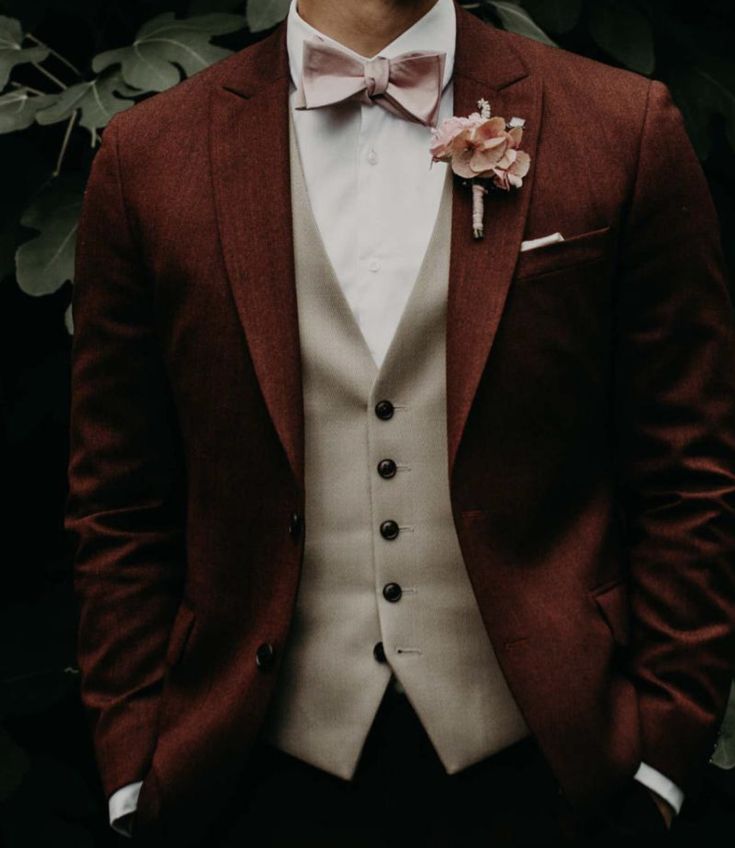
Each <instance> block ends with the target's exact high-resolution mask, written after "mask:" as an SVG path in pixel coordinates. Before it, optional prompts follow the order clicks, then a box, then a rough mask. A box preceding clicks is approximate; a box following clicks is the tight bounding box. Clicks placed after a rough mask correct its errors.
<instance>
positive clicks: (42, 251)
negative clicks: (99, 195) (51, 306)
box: [15, 175, 84, 297]
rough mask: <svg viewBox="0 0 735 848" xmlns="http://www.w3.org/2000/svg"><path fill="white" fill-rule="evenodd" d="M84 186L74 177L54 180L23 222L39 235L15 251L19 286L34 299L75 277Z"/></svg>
mask: <svg viewBox="0 0 735 848" xmlns="http://www.w3.org/2000/svg"><path fill="white" fill-rule="evenodd" d="M83 191H84V187H83V184H82V180H81V179H80V178H79V177H78V176H76V175H74V176H70V175H62V176H60V177H57V178H56V179H54V180H53V181H52V182H51V183H49V185H47V186H46V188H45V189H44V190H43V191H42V192H41V193H40V194H39V195H38V197H37V198H36V199H35V200H34V201H33V202H32V203H31V205H30V206H29V207H28V208H27V209H26V211H25V212H24V213H23V216H22V217H21V219H20V222H21V224H23V226H25V227H31V228H32V229H35V230H38V231H39V235H38V236H36V237H34V238H32V239H30V240H29V241H26V242H24V243H23V244H22V245H21V246H20V247H19V248H18V250H17V251H16V254H15V262H16V275H17V278H18V285H19V286H20V287H21V289H22V290H23V291H24V292H25V293H26V294H30V295H33V296H35V297H37V296H40V295H44V294H51V293H52V292H55V291H57V289H59V288H61V286H62V285H63V284H64V283H65V282H67V281H68V280H72V279H73V277H74V251H75V247H76V233H77V225H78V222H79V212H80V210H81V206H82V197H83Z"/></svg>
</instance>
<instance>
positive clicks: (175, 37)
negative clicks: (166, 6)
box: [92, 12, 245, 91]
mask: <svg viewBox="0 0 735 848" xmlns="http://www.w3.org/2000/svg"><path fill="white" fill-rule="evenodd" d="M244 26H245V19H244V17H243V16H242V15H226V14H222V13H218V12H213V13H212V14H209V15H195V16H194V17H191V18H181V19H177V18H174V14H173V12H165V13H164V14H162V15H157V16H156V17H155V18H153V19H152V20H150V21H148V22H147V23H145V24H144V25H143V26H142V27H141V28H140V29H139V30H138V32H137V34H136V37H135V41H134V42H133V44H131V45H130V46H129V47H120V48H118V49H116V50H106V51H105V52H104V53H99V54H97V56H95V57H94V59H93V60H92V69H93V70H94V71H96V72H98V73H99V72H100V71H102V70H104V69H105V68H108V67H109V66H110V65H115V64H119V65H120V66H121V69H122V76H123V79H124V80H125V82H127V83H128V84H130V85H132V86H134V87H135V88H138V89H141V90H143V91H163V90H164V89H167V88H171V86H174V85H176V84H177V83H178V82H180V81H181V74H180V72H179V67H181V69H182V70H183V72H184V74H185V75H186V76H191V75H192V74H195V73H196V72H197V71H201V70H202V68H206V67H207V66H208V65H211V64H212V63H214V62H217V61H218V60H219V59H224V58H225V56H229V55H230V54H231V52H232V51H231V50H226V49H225V48H224V47H216V46H215V45H213V44H210V43H209V42H210V39H211V38H212V37H213V36H215V35H225V34H226V33H228V32H236V31H237V30H239V29H242V28H243V27H244Z"/></svg>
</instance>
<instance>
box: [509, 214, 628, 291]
mask: <svg viewBox="0 0 735 848" xmlns="http://www.w3.org/2000/svg"><path fill="white" fill-rule="evenodd" d="M612 242H613V238H612V227H609V226H608V227H602V228H600V229H598V230H591V231H590V232H587V233H580V234H579V235H577V236H572V237H571V238H566V239H565V240H564V241H558V242H554V243H552V244H547V245H544V247H537V248H536V249H535V250H527V251H524V252H522V253H519V254H518V262H517V263H516V269H515V275H514V277H515V279H516V280H521V279H522V280H526V279H529V278H530V277H541V276H543V275H545V274H553V273H554V272H556V271H561V270H563V269H564V268H569V267H572V266H576V265H587V264H589V263H592V262H596V261H598V260H601V259H604V258H605V256H607V254H608V253H609V251H610V248H611V246H612Z"/></svg>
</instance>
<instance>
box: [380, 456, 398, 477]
mask: <svg viewBox="0 0 735 848" xmlns="http://www.w3.org/2000/svg"><path fill="white" fill-rule="evenodd" d="M396 469H397V466H396V464H395V462H394V461H393V460H392V459H381V460H380V462H379V463H378V474H380V476H381V477H385V478H386V479H387V478H389V477H394V476H395V473H396Z"/></svg>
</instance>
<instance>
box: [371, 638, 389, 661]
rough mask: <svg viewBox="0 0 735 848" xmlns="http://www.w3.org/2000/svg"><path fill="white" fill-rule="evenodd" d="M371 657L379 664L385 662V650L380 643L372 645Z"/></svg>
mask: <svg viewBox="0 0 735 848" xmlns="http://www.w3.org/2000/svg"><path fill="white" fill-rule="evenodd" d="M373 656H374V657H375V659H376V660H377V661H378V662H379V663H384V662H387V660H386V657H385V648H384V647H383V643H382V642H376V643H375V645H373Z"/></svg>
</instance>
